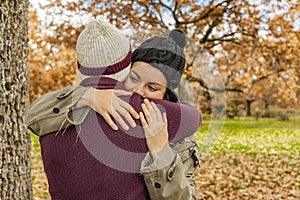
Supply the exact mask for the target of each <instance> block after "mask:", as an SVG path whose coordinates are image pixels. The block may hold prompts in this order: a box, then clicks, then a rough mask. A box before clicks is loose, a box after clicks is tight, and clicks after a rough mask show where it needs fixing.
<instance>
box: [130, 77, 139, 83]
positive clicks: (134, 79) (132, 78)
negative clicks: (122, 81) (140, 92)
mask: <svg viewBox="0 0 300 200" xmlns="http://www.w3.org/2000/svg"><path fill="white" fill-rule="evenodd" d="M129 78H130V80H131V81H132V82H133V83H137V82H138V81H139V80H138V79H137V78H135V77H134V76H129Z"/></svg>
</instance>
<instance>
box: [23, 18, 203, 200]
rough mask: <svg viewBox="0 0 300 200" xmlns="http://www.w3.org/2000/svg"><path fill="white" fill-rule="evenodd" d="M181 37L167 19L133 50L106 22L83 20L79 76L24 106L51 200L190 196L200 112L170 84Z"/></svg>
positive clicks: (180, 59)
mask: <svg viewBox="0 0 300 200" xmlns="http://www.w3.org/2000/svg"><path fill="white" fill-rule="evenodd" d="M185 45H186V36H185V34H184V33H183V32H182V31H181V30H178V29H175V30H172V31H171V32H170V33H169V35H168V36H166V37H162V36H155V37H151V38H149V39H148V40H146V41H144V42H143V43H142V44H141V45H140V46H139V47H138V48H136V49H135V50H134V51H133V52H132V49H131V45H130V41H129V39H128V38H127V37H126V36H125V35H124V34H123V33H122V32H121V31H120V30H118V29H117V28H116V27H114V26H113V25H111V24H109V23H106V22H104V21H101V20H92V21H91V22H90V23H88V25H87V26H86V27H85V29H84V30H83V31H82V32H81V34H80V35H79V37H78V40H77V43H76V54H77V59H78V77H79V80H80V82H79V85H78V86H76V87H67V88H64V89H61V90H58V91H55V92H51V93H48V94H46V95H43V96H41V97H40V98H38V99H37V100H36V101H35V102H34V103H33V104H32V106H31V108H30V111H29V113H28V127H29V128H30V129H31V130H32V131H33V133H35V134H36V135H38V136H40V145H41V153H42V158H43V164H44V170H45V173H46V176H47V178H48V184H49V193H50V195H51V198H52V199H53V200H68V199H79V200H83V199H84V200H87V199H93V200H97V199H127V200H134V199H137V200H141V199H153V200H154V199H172V200H174V199H180V200H184V199H197V186H196V185H195V184H194V179H195V172H196V171H197V169H198V168H199V162H200V153H199V149H198V146H197V144H196V141H195V138H194V133H195V132H196V131H197V130H198V128H199V126H200V123H201V116H200V113H199V111H198V110H197V109H196V108H194V107H192V106H190V105H187V104H185V103H181V102H179V101H178V99H177V96H176V94H175V92H174V89H175V88H176V87H177V86H178V84H179V82H180V79H181V76H182V73H183V70H184V66H185V54H184V47H185Z"/></svg>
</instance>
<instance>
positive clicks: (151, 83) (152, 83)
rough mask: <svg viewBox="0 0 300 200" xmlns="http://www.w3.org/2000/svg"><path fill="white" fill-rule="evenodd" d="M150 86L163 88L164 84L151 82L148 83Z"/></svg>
mask: <svg viewBox="0 0 300 200" xmlns="http://www.w3.org/2000/svg"><path fill="white" fill-rule="evenodd" d="M148 84H149V85H159V86H163V85H162V84H160V83H155V82H149V83H148ZM163 87H164V86H163Z"/></svg>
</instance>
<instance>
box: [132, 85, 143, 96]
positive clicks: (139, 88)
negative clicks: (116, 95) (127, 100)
mask: <svg viewBox="0 0 300 200" xmlns="http://www.w3.org/2000/svg"><path fill="white" fill-rule="evenodd" d="M133 92H135V93H137V94H139V95H141V96H143V95H144V90H143V86H141V85H139V86H137V87H136V88H134V89H133Z"/></svg>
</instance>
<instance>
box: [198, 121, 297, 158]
mask: <svg viewBox="0 0 300 200" xmlns="http://www.w3.org/2000/svg"><path fill="white" fill-rule="evenodd" d="M212 126H214V125H212V123H211V122H210V121H208V120H204V121H203V124H202V125H201V127H200V129H199V131H198V132H197V135H196V138H197V141H198V143H199V145H200V149H202V150H203V151H204V152H205V153H207V152H208V150H207V149H209V148H210V147H212V146H213V145H211V144H214V142H215V141H217V143H216V145H214V146H213V149H212V151H211V153H237V152H239V153H246V154H256V153H263V154H268V155H287V156H299V155H300V140H299V137H300V122H285V121H251V120H247V121H244V120H243V121H242V120H231V119H229V120H226V121H225V123H224V126H223V129H220V127H219V130H221V131H219V132H216V131H215V132H214V131H213V128H212ZM213 137H214V138H213ZM205 138H208V140H206V142H205V143H204V142H203V141H204V140H205ZM211 138H212V139H211ZM209 139H211V140H209ZM206 151H207V152H206Z"/></svg>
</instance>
